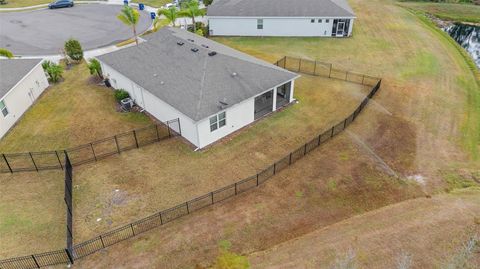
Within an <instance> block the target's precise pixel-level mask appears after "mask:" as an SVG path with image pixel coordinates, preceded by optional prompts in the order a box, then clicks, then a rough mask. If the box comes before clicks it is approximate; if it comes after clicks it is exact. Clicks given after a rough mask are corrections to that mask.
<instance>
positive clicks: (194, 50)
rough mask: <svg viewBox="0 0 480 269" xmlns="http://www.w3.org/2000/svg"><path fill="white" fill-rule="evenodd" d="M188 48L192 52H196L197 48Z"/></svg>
mask: <svg viewBox="0 0 480 269" xmlns="http://www.w3.org/2000/svg"><path fill="white" fill-rule="evenodd" d="M190 50H191V51H193V52H197V51H198V49H197V48H191V49H190Z"/></svg>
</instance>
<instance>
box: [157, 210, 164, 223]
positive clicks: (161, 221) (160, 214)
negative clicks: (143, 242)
mask: <svg viewBox="0 0 480 269" xmlns="http://www.w3.org/2000/svg"><path fill="white" fill-rule="evenodd" d="M158 215H159V216H160V225H163V219H162V212H158Z"/></svg>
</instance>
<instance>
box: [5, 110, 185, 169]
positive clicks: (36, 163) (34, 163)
mask: <svg viewBox="0 0 480 269" xmlns="http://www.w3.org/2000/svg"><path fill="white" fill-rule="evenodd" d="M177 135H181V128H180V120H179V119H174V120H170V121H167V122H165V123H163V124H156V125H151V126H148V127H144V128H140V129H135V130H133V131H129V132H126V133H121V134H117V135H114V136H112V137H109V138H105V139H101V140H98V141H95V142H92V143H88V144H85V145H81V146H78V147H75V148H70V149H66V150H56V151H42V152H26V153H10V154H0V173H15V172H25V171H40V170H49V169H64V167H63V164H62V162H61V160H63V159H65V153H67V154H68V156H69V157H70V161H71V163H72V165H73V166H77V165H81V164H85V163H90V162H96V161H98V160H100V159H103V158H106V157H108V156H111V155H115V154H119V153H121V152H123V151H126V150H130V149H134V148H139V147H142V146H145V145H149V144H152V143H155V142H159V141H162V140H164V139H167V138H170V137H174V136H177Z"/></svg>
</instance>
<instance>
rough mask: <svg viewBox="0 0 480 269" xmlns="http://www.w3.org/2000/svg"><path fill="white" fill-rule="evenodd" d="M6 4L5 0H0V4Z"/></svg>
mask: <svg viewBox="0 0 480 269" xmlns="http://www.w3.org/2000/svg"><path fill="white" fill-rule="evenodd" d="M6 4H8V2H7V0H0V5H6Z"/></svg>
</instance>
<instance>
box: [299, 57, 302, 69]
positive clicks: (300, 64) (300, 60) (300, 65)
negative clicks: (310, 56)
mask: <svg viewBox="0 0 480 269" xmlns="http://www.w3.org/2000/svg"><path fill="white" fill-rule="evenodd" d="M301 67H302V59H301V58H300V59H299V60H298V72H300V69H301Z"/></svg>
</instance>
